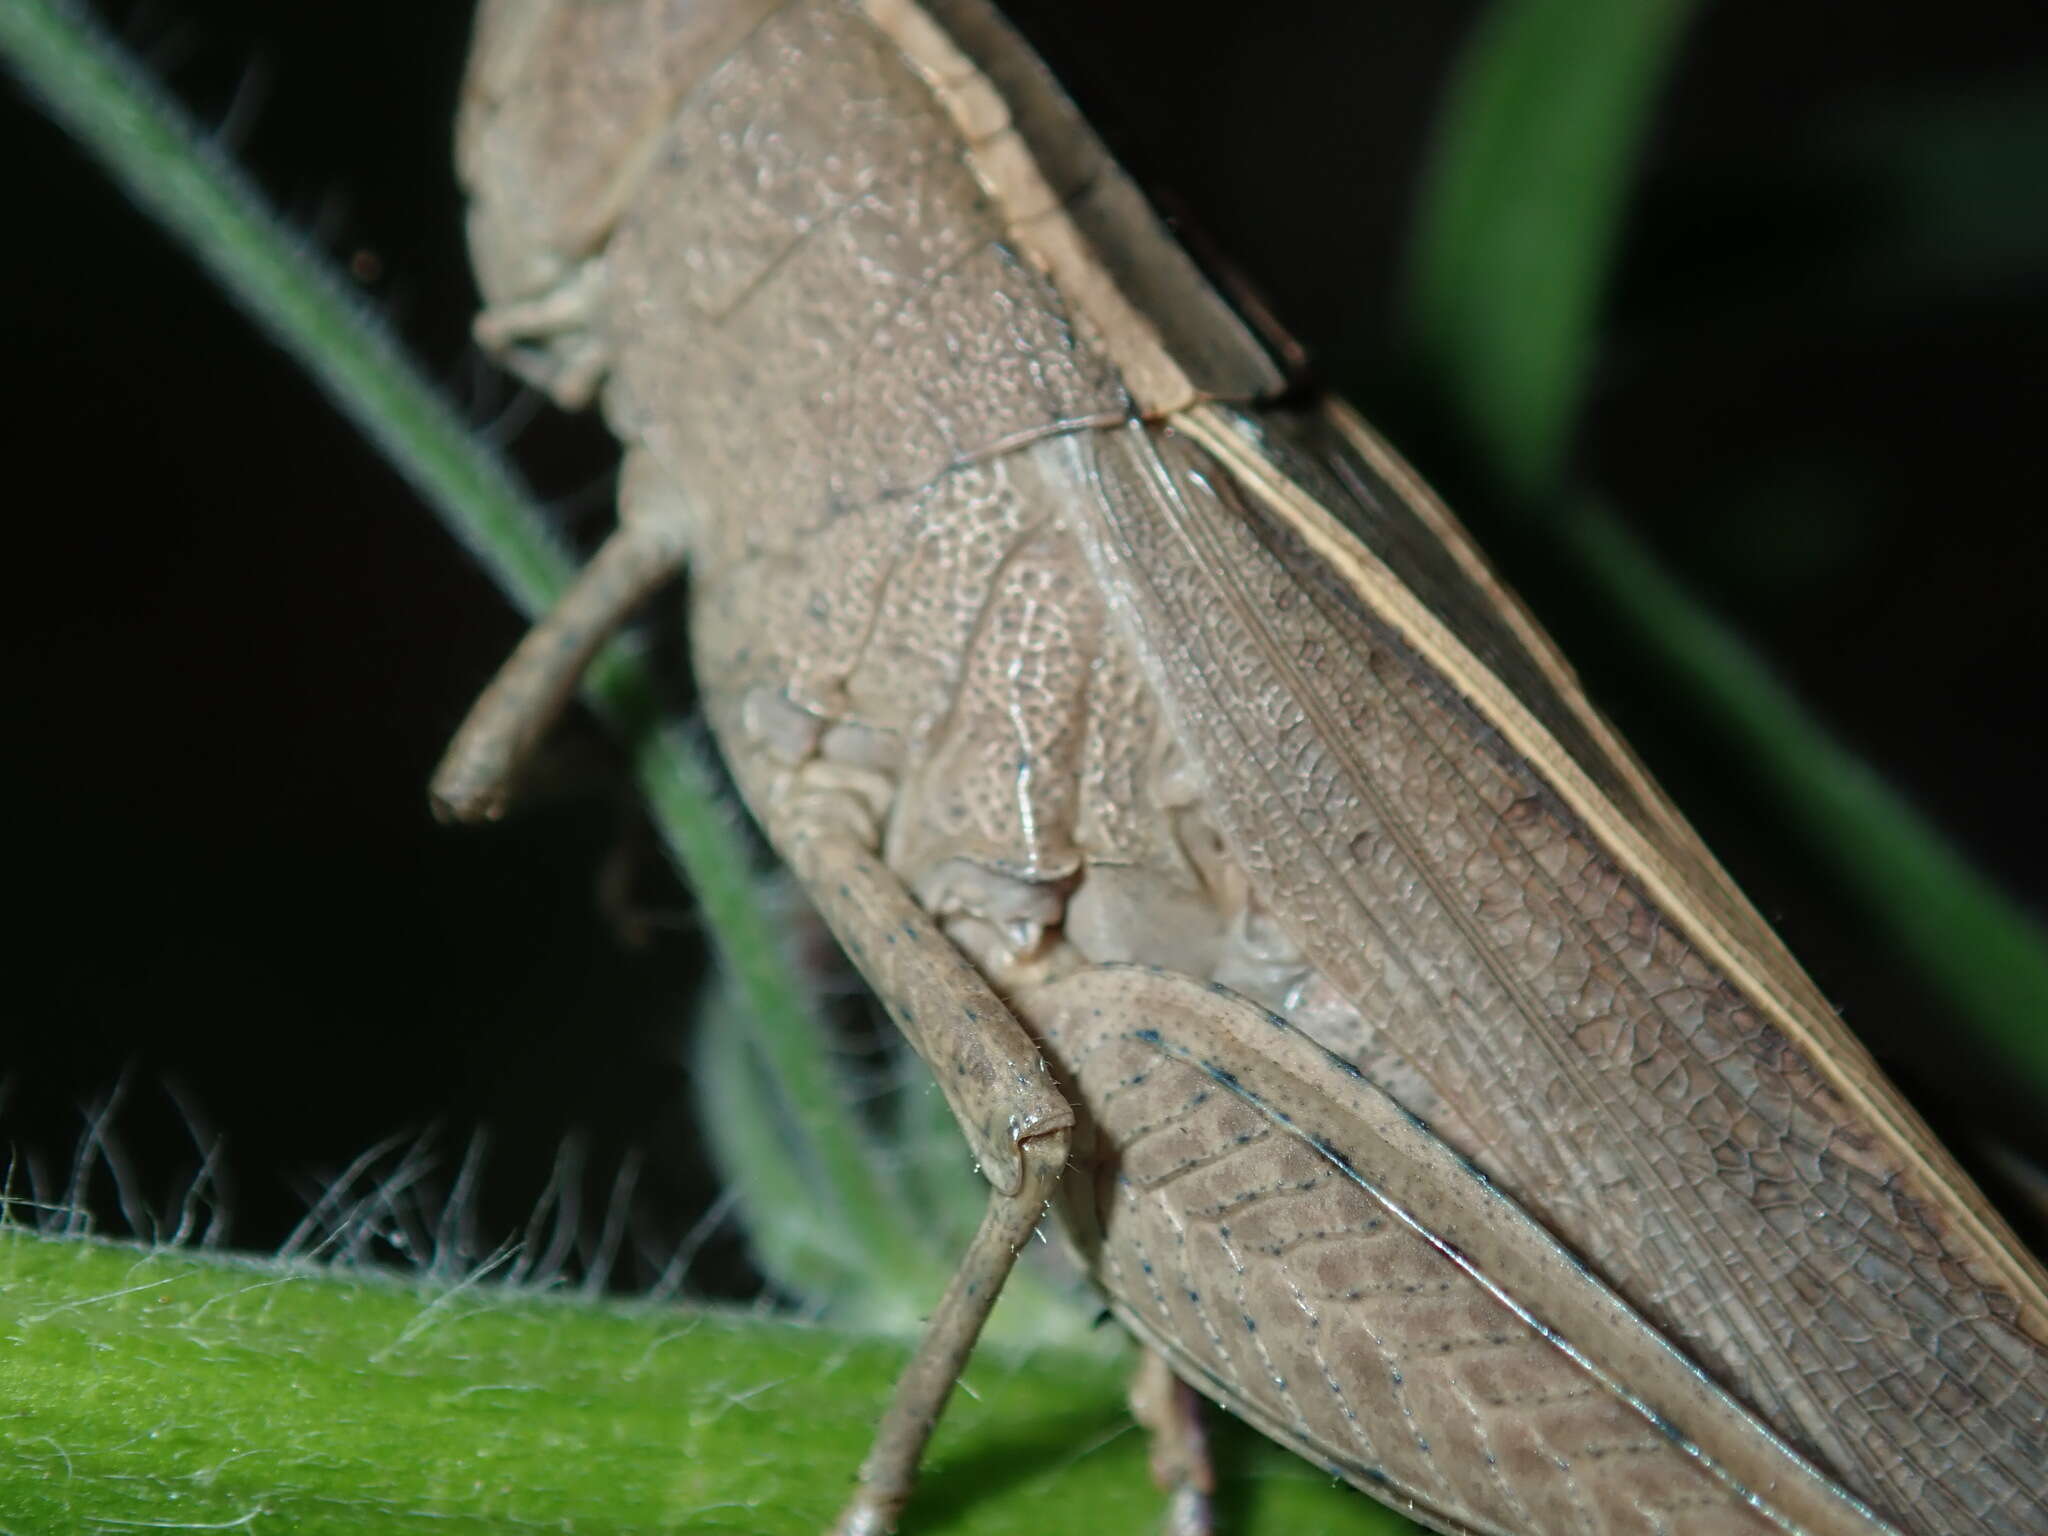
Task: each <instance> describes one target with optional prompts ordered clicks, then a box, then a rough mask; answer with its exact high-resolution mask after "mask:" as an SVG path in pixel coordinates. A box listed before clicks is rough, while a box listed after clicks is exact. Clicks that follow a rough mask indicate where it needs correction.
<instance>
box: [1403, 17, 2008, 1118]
mask: <svg viewBox="0 0 2048 1536" xmlns="http://www.w3.org/2000/svg"><path fill="white" fill-rule="evenodd" d="M1689 10H1690V7H1689V5H1688V4H1686V3H1684V0H1498V3H1496V4H1495V5H1494V6H1493V7H1492V8H1491V9H1490V10H1489V11H1488V12H1487V13H1486V15H1485V17H1484V19H1483V21H1482V23H1481V25H1480V27H1479V28H1478V30H1477V31H1476V32H1475V33H1474V35H1473V37H1472V39H1471V42H1470V44H1469V45H1468V48H1467V51H1466V54H1465V56H1464V58H1463V60H1462V61H1461V63H1460V65H1459V67H1458V70H1457V72H1456V76H1455V79H1454V80H1453V82H1452V85H1451V87H1450V89H1449V91H1448V93H1447V96H1446V100H1445V104H1444V107H1443V109H1442V117H1441V120H1440V122H1439V125H1438V132H1437V141H1436V151H1435V157H1434V161H1433V163H1432V166H1431V168H1430V173H1429V176H1428V178H1427V180H1426V182H1425V184H1424V187H1423V191H1422V198H1421V205H1420V208H1419V211H1418V214H1417V219H1416V233H1415V237H1414V244H1413V247H1412V251H1411V256H1412V262H1411V266H1410V286H1409V293H1410V308H1409V313H1408V327H1409V330H1408V336H1409V342H1410V344H1411V346H1412V347H1413V349H1414V352H1415V358H1416V365H1417V367H1418V369H1419V370H1420V373H1421V375H1422V377H1424V378H1425V379H1426V380H1427V381H1429V383H1430V384H1431V385H1433V386H1434V387H1435V388H1436V389H1437V390H1438V391H1440V393H1441V397H1442V398H1443V399H1444V400H1445V401H1447V402H1448V404H1449V405H1450V408H1451V411H1452V414H1453V417H1454V419H1455V421H1456V424H1457V427H1458V429H1459V431H1460V432H1461V434H1462V435H1463V437H1464V438H1465V440H1466V441H1467V442H1468V443H1469V444H1470V445H1471V447H1472V448H1473V449H1474V450H1475V452H1477V453H1478V454H1479V455H1480V456H1481V458H1482V461H1483V462H1484V463H1485V464H1486V465H1488V466H1489V467H1490V469H1491V472H1492V477H1493V479H1494V480H1495V482H1496V483H1497V484H1499V485H1500V486H1501V487H1502V489H1503V490H1504V491H1505V492H1506V494H1507V495H1508V497H1509V498H1510V499H1511V500H1513V501H1515V502H1516V503H1517V504H1519V505H1522V506H1526V507H1531V508H1536V509H1540V510H1541V511H1542V513H1543V514H1544V517H1545V527H1546V528H1547V529H1549V530H1550V531H1551V532H1553V533H1554V534H1555V535H1557V536H1558V538H1559V539H1560V540H1561V541H1562V543H1563V545H1564V547H1565V548H1566V549H1568V550H1569V551H1570V552H1571V553H1572V554H1573V555H1574V556H1575V557H1576V558H1577V560H1578V562H1579V564H1580V568H1581V570H1582V573H1583V575H1584V576H1585V578H1586V580H1587V581H1588V582H1589V584H1590V585H1592V586H1593V587H1594V588H1595V589H1596V590H1597V591H1598V592H1599V594H1600V595H1601V597H1602V598H1603V599H1604V601H1605V602H1606V604H1607V606H1608V607H1609V609H1610V610H1611V611H1612V614H1613V616H1614V617H1615V618H1616V620H1617V621H1618V622H1619V624H1620V625H1621V627H1622V628H1621V633H1619V634H1618V635H1617V641H1618V642H1619V643H1625V644H1628V645H1631V646H1636V647H1641V648H1642V649H1643V650H1644V651H1645V652H1646V654H1647V655H1648V657H1649V658H1650V660H1651V663H1652V664H1653V665H1654V666H1655V667H1656V668H1657V669H1659V670H1660V672H1661V673H1662V675H1665V676H1668V677H1669V679H1670V680H1671V683H1672V686H1673V688H1674V690H1675V691H1676V692H1678V693H1679V694H1680V695H1681V697H1682V698H1683V700H1684V702H1685V705H1686V706H1687V707H1690V708H1691V709H1693V710H1696V711H1698V712H1699V713H1700V714H1701V715H1702V716H1703V717H1704V718H1706V719H1707V720H1709V721H1710V722H1711V723H1712V724H1713V726H1714V728H1715V729H1716V730H1717V731H1718V732H1719V734H1720V735H1721V737H1722V738H1723V739H1724V740H1725V741H1726V742H1727V743H1728V744H1729V746H1728V759H1729V761H1730V762H1731V763H1736V764H1740V765H1742V767H1743V769H1744V771H1746V772H1748V773H1749V774H1751V775H1752V776H1753V777H1755V778H1756V779H1757V780H1758V781H1759V782H1760V783H1761V784H1762V785H1763V786H1765V788H1766V789H1767V791H1768V792H1769V793H1770V794H1771V795H1773V796H1774V797H1775V798H1776V800H1777V801H1778V803H1779V804H1781V805H1782V806H1783V808H1784V814H1785V819H1786V821H1787V822H1788V823H1789V824H1791V825H1792V826H1794V827H1796V828H1797V830H1798V832H1799V835H1800V836H1801V837H1802V838H1803V839H1804V840H1805V841H1806V842H1807V843H1808V845H1809V846H1810V847H1812V848H1813V849H1814V850H1815V851H1816V852H1817V854H1818V855H1819V856H1821V857H1823V858H1825V859H1826V860H1827V862H1828V863H1829V865H1830V866H1831V867H1832V869H1833V870H1834V872H1835V874H1836V876H1837V878H1838V879H1839V880H1840V881H1841V883H1842V884H1843V886H1844V887H1845V888H1846V889H1848V890H1849V891H1851V892H1852V893H1853V894H1854V896H1855V899H1857V900H1858V901H1859V902H1860V903H1861V904H1862V906H1863V907H1864V908H1865V909H1866V910H1867V911H1868V912H1869V914H1870V915H1871V917H1872V919H1873V920H1874V921H1875V922H1876V924H1877V925H1878V926H1879V927H1880V928H1881V930H1882V931H1883V932H1885V933H1886V934H1887V935H1888V936H1889V937H1890V939H1891V940H1892V941H1893V942H1895V943H1897V944H1899V945H1901V946H1903V947H1904V948H1905V949H1906V950H1907V951H1909V952H1910V953H1911V954H1912V955H1913V956H1914V957H1915V958H1916V960H1917V961H1918V962H1919V964H1920V965H1921V966H1922V967H1924V969H1925V971H1926V973H1927V975H1928V976H1929V977H1930V978H1932V979H1933V980H1934V981H1935V983H1936V984H1937V985H1938V986H1939V987H1941V988H1942V990H1943V991H1944V992H1945V993H1946V995H1947V996H1948V997H1949V998H1950V999H1951V1000H1952V1001H1953V1003H1954V1004H1955V1006H1956V1008H1957V1009H1958V1011H1959V1012H1960V1013H1962V1014H1963V1015H1964V1016H1965V1017H1967V1018H1968V1019H1969V1020H1970V1021H1971V1022H1972V1023H1973V1024H1974V1026H1975V1028H1976V1029H1977V1031H1978V1032H1979V1033H1980V1034H1981V1035H1982V1036H1983V1037H1984V1038H1986V1039H1988V1040H1990V1041H1993V1042H1995V1043H1996V1044H1997V1046H1998V1047H2000V1048H2001V1049H2002V1051H2003V1052H2004V1054H2005V1055H2006V1056H2007V1057H2008V1058H2009V1059H2010V1060H2012V1061H2013V1062H2015V1063H2017V1064H2022V1065H2023V1066H2024V1067H2025V1068H2026V1070H2028V1072H2029V1073H2030V1074H2031V1075H2032V1076H2033V1078H2034V1079H2035V1081H2036V1082H2038V1083H2041V1084H2048V1029H2044V1027H2043V1022H2042V1021H2043V1020H2048V941H2044V938H2043V935H2042V934H2041V931H2040V929H2039V928H2038V927H2037V926H2036V925H2035V924H2034V923H2033V922H2032V921H2030V920H2029V919H2028V918H2027V917H2026V916H2025V915H2024V914H2023V913H2021V912H2019V911H2018V910H2017V909H2016V908H2015V907H2014V906H2013V905H2012V903H2011V902H2010V901H2009V900H2008V899H2007V898H2006V897H2005V896H2004V895H2003V894H2002V893H2001V892H1999V891H1998V890H1997V889H1995V888H1994V887H1993V886H1992V885H1991V883H1990V882H1989V881H1987V880H1986V879H1985V878H1984V877H1983V876H1982V875H1980V874H1978V873H1977V872H1976V871H1975V870H1974V869H1973V868H1971V867H1970V865H1969V863H1968V861H1967V860H1965V859H1963V858H1962V857H1961V856H1960V855H1958V854H1957V853H1956V852H1955V850H1954V849H1953V848H1952V847H1950V845H1949V844H1948V842H1947V841H1946V840H1945V839H1944V838H1943V837H1942V836H1941V835H1940V834H1939V833H1938V832H1936V831H1934V830H1933V829H1932V828H1931V827H1929V826H1928V825H1927V824H1926V822H1925V821H1923V820H1922V819H1921V818H1920V817H1919V816H1918V815H1916V814H1915V812H1914V811H1913V810H1912V809H1911V808H1910V807H1908V806H1907V805H1906V804H1905V802H1904V801H1903V800H1902V799H1901V798H1900V797H1899V796H1898V795H1897V794H1895V793H1893V792H1892V791H1890V790H1889V789H1888V788H1886V787H1885V786H1884V785H1883V784H1882V783H1880V782H1879V781H1878V780H1877V778H1876V777H1875V776H1874V775H1873V774H1872V772H1871V770H1870V769H1869V767H1868V766H1867V765H1866V764H1864V763H1862V762H1861V761H1860V760H1858V759H1857V758H1856V757H1855V755H1854V754H1852V753H1850V752H1847V751H1845V750H1844V749H1843V748H1842V747H1841V746H1840V745H1839V744H1838V743H1837V742H1836V741H1835V740H1834V739H1833V738H1832V737H1831V736H1830V735H1829V734H1828V733H1827V732H1826V731H1825V730H1824V729H1823V728H1822V727H1820V726H1819V725H1818V724H1817V723H1815V722H1814V721H1813V719H1812V718H1811V717H1809V716H1808V715H1807V714H1806V713H1805V712H1804V711H1803V710H1802V709H1801V708H1800V706H1799V705H1798V703H1797V702H1796V701H1795V700H1794V699H1793V698H1792V697H1791V696H1790V694H1789V693H1788V692H1787V691H1786V690H1785V689H1784V688H1783V687H1782V686H1781V685H1779V684H1778V683H1777V682H1776V681H1775V680H1774V679H1773V678H1772V677H1771V676H1770V673H1769V670H1768V668H1766V667H1765V666H1764V665H1763V663H1762V662H1761V661H1759V660H1758V658H1757V657H1756V656H1755V655H1754V654H1752V653H1751V652H1750V651H1749V650H1748V649H1747V648H1746V647H1745V646H1744V645H1743V644H1742V642H1741V641H1740V640H1739V639H1737V638H1736V637H1735V636H1734V635H1733V634H1732V633H1731V632H1730V631H1729V630H1728V629H1727V628H1726V627H1725V626H1724V625H1722V624H1721V623H1720V621H1719V620H1717V619H1716V618H1715V617H1714V616H1713V615H1712V614H1711V613H1709V612H1708V611H1706V610H1705V609H1704V608H1703V607H1702V606H1701V605H1700V604H1699V603H1698V601H1697V600H1696V599H1694V598H1693V597H1692V596H1691V595H1690V594H1689V593H1687V592H1686V591H1685V590H1684V588H1683V587H1682V586H1681V585H1680V584H1679V583H1678V582H1676V581H1675V580H1673V579H1672V577H1671V576H1670V575H1669V573H1667V572H1666V571H1664V570H1663V569H1662V568H1661V566H1660V565H1659V564H1658V562H1657V560H1656V558H1655V556H1654V555H1653V554H1652V552H1651V551H1650V550H1649V549H1647V548H1646V547H1645V546H1643V545H1642V544H1640V543H1639V542H1637V541H1635V540H1634V539H1633V538H1631V537H1630V536H1629V535H1628V534H1627V533H1626V532H1625V531H1624V530H1623V528H1622V527H1621V525H1620V524H1619V523H1618V522H1616V521H1615V520H1614V519H1613V518H1612V517H1610V516H1608V515H1607V514H1605V513H1604V512H1603V511H1601V510H1599V509H1597V508H1595V507H1594V506H1592V505H1591V504H1590V503H1589V502H1588V501H1587V500H1586V499H1584V498H1582V497H1575V496H1573V495H1572V494H1570V493H1569V492H1568V491H1567V489H1566V487H1565V485H1564V484H1563V476H1564V466H1565V463H1566V455H1567V452H1568V449H1569V445H1570V437H1571V431H1572V425H1573V421H1574V418H1575V416H1576V414H1577V412H1578V410H1579V407H1580V402H1581V397H1582V396H1583V394H1584V390H1585V379H1586V372H1587V368H1588V365H1589V362H1590V359H1591V358H1592V355H1593V352H1594V349H1595V346H1596V333H1597V323H1598V317H1599V306H1600V299H1601V296H1602V293H1603V291H1604V289H1605V287H1606V283H1607V278H1608V271H1609V267H1610V264H1611V261H1612V257H1613V253H1614V244H1615V233H1616V230H1617V228H1618V226H1619V221H1620V218H1621V214H1622V210H1623V207H1624V205H1625V201H1626V197H1627V193H1628V188H1629V182H1630V177H1631V172H1632V170H1633V168H1634V166H1635V164H1636V161H1637V158H1638V155H1639V153H1640V147H1641V143H1642V140H1643V137H1644V134H1645V132H1646V130H1647V127H1648V123H1649V117H1650V107H1651V104H1652V101H1653V97H1654V94H1655V91H1656V88H1657V86H1658V84H1659V83H1660V82H1661V81H1662V80H1663V79H1664V77H1665V75H1666V74H1667V73H1668V71H1669V68H1670V62H1671V58H1672V55H1673V51H1674V49H1675V47H1676V45H1677V43H1678V42H1679V40H1680V38H1681V35H1682V30H1683V22H1684V20H1685V18H1686V16H1687V15H1688V14H1689ZM1899 164H1900V165H1901V167H1902V168H1903V169H1902V171H1901V175H1902V176H1903V177H1904V179H1905V181H1906V182H1907V183H1910V184H1911V185H1913V186H1916V187H1919V188H1921V189H1922V195H1923V198H1933V197H1934V196H1935V192H1934V189H1935V188H1937V187H1938V186H1939V184H1940V181H1941V167H1942V166H1943V165H1945V164H1946V162H1945V161H1944V160H1942V159H1941V157H1940V153H1939V146H1938V145H1937V146H1932V147H1930V148H1929V149H1928V150H1927V152H1926V154H1925V156H1924V157H1923V156H1921V155H1919V154H1917V153H1916V154H1915V155H1913V156H1910V157H1907V158H1906V159H1904V160H1901V161H1900V162H1899ZM1916 167H1917V169H1915V168H1916ZM1907 172H1911V173H1912V174H1907ZM1922 212H1923V213H1925V214H1928V215H1930V216H1934V215H1937V214H1938V208H1937V207H1936V205H1935V203H1933V202H1929V203H1927V205H1926V206H1925V207H1924V208H1923V210H1922ZM2029 222H2030V221H2024V220H2023V221H2020V222H2019V224H2018V225H2016V226H2015V227H2017V228H2020V229H2021V230H2022V232H2024V230H2025V228H2026V227H2028V226H2029Z"/></svg>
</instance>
